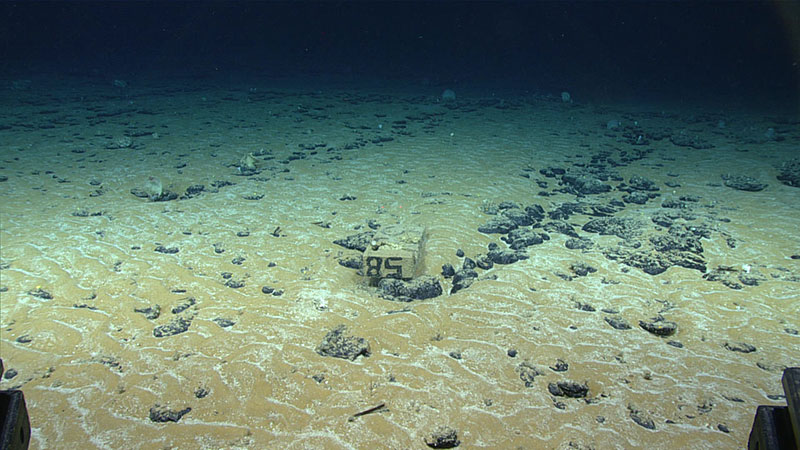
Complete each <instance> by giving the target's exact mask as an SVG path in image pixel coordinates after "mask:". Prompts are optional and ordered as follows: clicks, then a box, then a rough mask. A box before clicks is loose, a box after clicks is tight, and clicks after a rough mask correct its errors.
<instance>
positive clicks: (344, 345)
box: [316, 325, 370, 361]
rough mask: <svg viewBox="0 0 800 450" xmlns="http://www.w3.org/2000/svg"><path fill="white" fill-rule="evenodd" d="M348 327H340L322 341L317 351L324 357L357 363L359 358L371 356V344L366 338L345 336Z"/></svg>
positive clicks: (330, 332)
mask: <svg viewBox="0 0 800 450" xmlns="http://www.w3.org/2000/svg"><path fill="white" fill-rule="evenodd" d="M345 329H346V327H345V326H344V325H339V326H338V327H336V328H334V329H333V330H331V331H329V332H328V334H326V335H325V337H324V338H323V339H322V343H321V344H320V345H319V346H318V347H317V349H316V351H317V353H318V354H320V355H322V356H332V357H334V358H342V359H349V360H350V361H355V360H356V358H358V357H359V356H362V355H363V356H365V357H367V356H369V355H370V350H369V344H368V343H367V341H366V340H365V339H364V338H360V337H355V336H345V335H344V332H345Z"/></svg>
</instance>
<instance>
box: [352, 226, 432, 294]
mask: <svg viewBox="0 0 800 450" xmlns="http://www.w3.org/2000/svg"><path fill="white" fill-rule="evenodd" d="M425 238H426V233H425V228H422V227H416V226H412V227H407V226H402V225H390V226H386V227H384V228H382V229H381V230H380V231H379V232H377V233H375V236H374V238H373V240H372V242H371V243H370V245H369V246H368V247H367V250H366V251H365V252H364V257H363V258H364V260H363V271H364V276H366V277H367V278H369V279H370V281H371V282H372V283H374V282H377V281H378V280H380V279H381V278H398V279H403V280H410V279H412V278H414V277H415V276H416V275H417V272H418V270H419V269H420V262H421V260H422V253H423V248H424V245H425Z"/></svg>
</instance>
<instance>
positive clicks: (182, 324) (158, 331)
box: [153, 317, 192, 338]
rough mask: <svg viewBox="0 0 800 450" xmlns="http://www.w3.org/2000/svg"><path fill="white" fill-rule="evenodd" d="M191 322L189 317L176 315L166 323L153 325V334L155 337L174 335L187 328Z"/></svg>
mask: <svg viewBox="0 0 800 450" xmlns="http://www.w3.org/2000/svg"><path fill="white" fill-rule="evenodd" d="M191 324H192V321H191V320H190V319H186V318H183V317H176V318H175V319H172V321H171V322H170V323H168V324H166V325H159V326H157V327H155V328H154V329H153V336H155V337H157V338H160V337H167V336H174V335H176V334H180V333H183V332H184V331H186V330H188V329H189V326H190V325H191Z"/></svg>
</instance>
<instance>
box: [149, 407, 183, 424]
mask: <svg viewBox="0 0 800 450" xmlns="http://www.w3.org/2000/svg"><path fill="white" fill-rule="evenodd" d="M191 410H192V408H184V409H182V410H180V411H173V410H171V409H169V408H167V407H166V406H161V405H159V404H158V403H156V404H155V406H153V407H152V408H150V420H151V421H153V422H162V423H163V422H178V421H179V420H181V417H183V416H184V415H186V414H187V413H189V412H190V411H191Z"/></svg>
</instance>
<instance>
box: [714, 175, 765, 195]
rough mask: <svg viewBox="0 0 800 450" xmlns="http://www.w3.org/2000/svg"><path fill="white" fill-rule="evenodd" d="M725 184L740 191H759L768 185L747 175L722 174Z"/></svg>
mask: <svg viewBox="0 0 800 450" xmlns="http://www.w3.org/2000/svg"><path fill="white" fill-rule="evenodd" d="M722 180H723V184H725V186H728V187H729V188H733V189H738V190H740V191H750V192H758V191H761V190H764V188H765V187H767V185H766V184H762V183H759V182H758V180H756V179H755V178H753V177H749V176H747V175H731V174H725V175H722Z"/></svg>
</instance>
